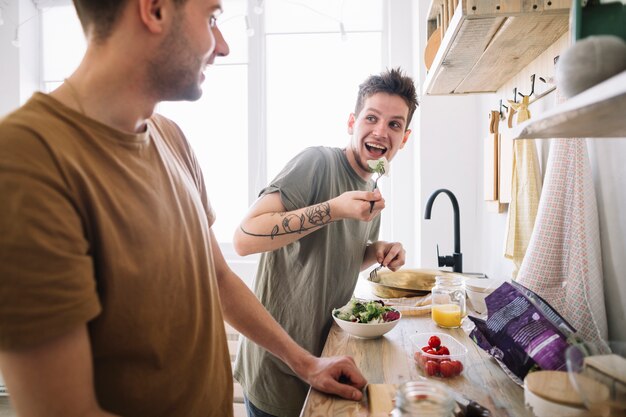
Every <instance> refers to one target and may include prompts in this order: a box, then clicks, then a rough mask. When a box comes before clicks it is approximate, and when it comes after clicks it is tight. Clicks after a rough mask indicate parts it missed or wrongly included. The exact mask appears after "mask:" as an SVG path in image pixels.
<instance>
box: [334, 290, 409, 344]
mask: <svg viewBox="0 0 626 417" xmlns="http://www.w3.org/2000/svg"><path fill="white" fill-rule="evenodd" d="M332 316H333V319H334V320H335V322H336V323H337V325H338V326H339V327H341V328H342V329H343V330H344V331H346V332H348V333H350V334H351V335H353V336H357V337H362V338H365V339H372V338H376V337H380V336H382V335H383V334H385V333H387V332H388V331H390V330H391V329H393V328H394V327H395V326H396V324H398V322H399V321H400V318H401V317H402V314H400V312H399V311H398V310H396V309H394V308H393V307H389V306H386V305H385V303H383V302H382V301H380V300H371V301H366V300H359V299H356V298H352V299H351V300H350V301H349V302H348V303H347V304H346V305H344V306H343V307H340V308H335V309H333V311H332Z"/></svg>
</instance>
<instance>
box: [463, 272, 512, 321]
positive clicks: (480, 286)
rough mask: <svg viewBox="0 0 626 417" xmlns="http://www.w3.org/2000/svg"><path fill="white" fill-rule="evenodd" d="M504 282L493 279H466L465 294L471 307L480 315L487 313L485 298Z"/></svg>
mask: <svg viewBox="0 0 626 417" xmlns="http://www.w3.org/2000/svg"><path fill="white" fill-rule="evenodd" d="M503 282H504V281H501V280H495V279H491V278H466V279H465V293H466V294H467V298H468V300H469V306H468V307H470V308H471V309H472V310H474V311H475V312H476V313H478V314H484V313H486V312H487V304H486V303H485V298H486V297H487V296H488V295H489V294H491V293H492V292H494V291H495V290H496V288H498V287H499V286H500V285H502V283H503Z"/></svg>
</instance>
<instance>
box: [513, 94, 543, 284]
mask: <svg viewBox="0 0 626 417" xmlns="http://www.w3.org/2000/svg"><path fill="white" fill-rule="evenodd" d="M511 106H513V108H514V109H515V110H516V111H517V114H518V116H517V122H518V123H521V122H523V121H525V120H527V119H529V118H530V111H529V110H528V97H524V98H523V100H522V102H521V103H511ZM540 196H541V171H540V169H539V157H538V155H537V147H536V146H535V140H534V139H522V140H516V141H515V142H514V143H513V177H512V180H511V203H510V204H509V212H508V217H507V229H506V240H505V246H504V256H505V257H506V258H507V259H511V260H512V261H513V272H512V278H513V279H516V277H517V273H518V271H519V268H520V267H521V265H522V261H523V260H524V255H525V254H526V248H527V247H528V243H529V242H530V237H531V235H532V233H533V228H534V226H535V217H536V216H537V208H538V207H539V198H540Z"/></svg>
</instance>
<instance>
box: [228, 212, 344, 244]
mask: <svg viewBox="0 0 626 417" xmlns="http://www.w3.org/2000/svg"><path fill="white" fill-rule="evenodd" d="M280 215H281V217H284V218H283V219H282V221H281V223H280V226H279V225H274V227H272V231H271V232H270V233H268V234H264V233H251V232H248V231H247V230H246V229H244V228H243V226H241V227H240V228H241V231H242V232H244V233H245V234H247V235H250V236H256V237H269V238H270V239H274V237H275V236H284V235H289V234H293V233H302V232H306V231H308V230H311V229H315V228H319V227H322V226H324V225H326V224H328V223H330V222H331V221H332V219H331V216H330V204H329V203H321V204H318V205H316V206H311V207H308V208H307V209H306V210H305V211H304V214H299V215H298V214H287V213H280ZM305 216H306V217H305ZM306 220H308V222H309V224H310V226H308V227H307V226H305V221H306ZM281 226H282V227H281Z"/></svg>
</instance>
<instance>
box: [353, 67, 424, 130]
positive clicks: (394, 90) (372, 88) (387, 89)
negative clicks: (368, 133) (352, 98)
mask: <svg viewBox="0 0 626 417" xmlns="http://www.w3.org/2000/svg"><path fill="white" fill-rule="evenodd" d="M376 93H387V94H391V95H396V96H400V97H401V98H402V99H403V100H404V102H405V103H406V105H407V106H408V107H409V115H408V119H407V121H406V129H408V128H409V124H410V123H411V119H412V118H413V113H415V109H417V105H418V102H417V92H416V91H415V85H414V83H413V79H412V78H411V77H408V76H405V75H404V74H402V70H401V69H400V68H394V69H391V70H387V71H385V72H383V73H381V74H380V75H370V76H369V77H368V78H367V79H366V80H365V81H364V82H363V83H362V84H361V85H359V95H358V97H357V100H356V106H355V108H354V114H355V115H357V116H358V114H359V113H360V112H361V110H363V106H364V104H365V100H366V99H368V98H369V97H371V96H373V95H374V94H376Z"/></svg>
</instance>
